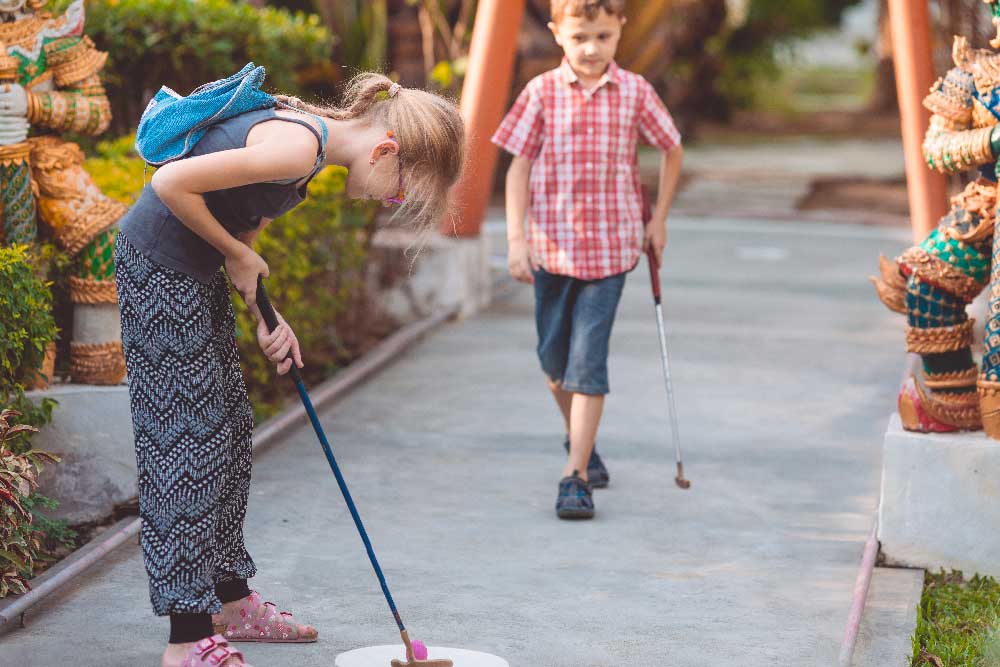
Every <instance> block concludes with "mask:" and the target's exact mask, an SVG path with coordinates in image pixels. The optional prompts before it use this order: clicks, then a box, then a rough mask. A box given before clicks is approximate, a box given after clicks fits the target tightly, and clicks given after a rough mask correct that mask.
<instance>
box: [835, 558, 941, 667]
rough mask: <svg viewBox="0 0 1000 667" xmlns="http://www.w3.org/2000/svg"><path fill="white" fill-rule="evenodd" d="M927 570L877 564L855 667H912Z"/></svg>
mask: <svg viewBox="0 0 1000 667" xmlns="http://www.w3.org/2000/svg"><path fill="white" fill-rule="evenodd" d="M923 590H924V571H923V570H910V569H905V568H890V567H877V568H875V571H874V572H873V573H872V583H871V586H870V587H869V589H868V600H867V602H866V605H865V615H864V617H863V618H862V621H861V632H860V633H859V635H858V643H857V646H856V648H855V651H854V662H853V663H852V664H853V666H854V667H910V664H911V661H910V657H911V656H912V655H913V644H912V643H911V641H910V639H911V637H912V636H913V632H914V630H916V629H917V607H918V606H919V605H920V595H921V593H923Z"/></svg>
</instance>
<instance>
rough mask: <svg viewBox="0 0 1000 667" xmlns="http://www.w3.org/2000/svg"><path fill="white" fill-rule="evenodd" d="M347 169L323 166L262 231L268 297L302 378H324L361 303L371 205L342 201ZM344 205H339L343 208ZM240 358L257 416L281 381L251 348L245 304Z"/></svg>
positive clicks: (270, 404) (277, 394)
mask: <svg viewBox="0 0 1000 667" xmlns="http://www.w3.org/2000/svg"><path fill="white" fill-rule="evenodd" d="M346 173H347V172H346V170H344V169H343V168H340V167H330V168H328V169H326V170H324V171H323V172H322V173H320V174H319V175H318V176H317V177H316V178H315V179H313V181H312V183H311V184H310V186H309V198H308V199H307V200H306V201H305V202H304V203H303V204H301V205H300V206H299V207H298V208H296V209H295V210H293V211H292V212H291V213H289V214H288V215H286V216H285V217H283V218H282V219H281V220H278V221H276V222H275V223H273V224H272V225H270V226H269V227H268V228H267V229H265V230H264V232H263V233H262V234H261V236H260V238H259V240H258V247H257V250H258V252H260V254H261V256H262V257H263V258H264V259H265V260H266V261H267V262H268V266H269V267H270V269H271V277H270V278H269V279H268V281H267V287H268V295H269V296H270V297H271V299H272V300H273V301H274V304H275V308H277V309H278V310H279V312H281V314H282V316H283V317H284V318H285V319H286V320H287V321H288V323H289V324H291V325H292V328H293V329H294V330H295V335H296V337H297V338H298V339H299V344H300V346H301V348H302V355H303V362H304V363H305V364H306V366H305V368H303V369H302V375H303V377H304V378H306V380H307V381H308V382H315V381H321V380H323V379H326V378H327V377H328V376H329V375H330V374H331V373H332V372H333V371H334V370H335V369H336V368H337V367H338V366H339V365H340V364H341V363H343V362H344V361H345V360H346V359H347V357H348V351H347V350H346V349H345V346H344V344H343V343H344V337H343V336H342V335H341V334H342V330H343V328H344V327H345V326H349V325H347V322H346V321H345V316H348V315H349V314H350V312H351V311H352V309H353V308H354V307H356V306H357V305H358V303H359V301H363V300H364V290H363V277H364V276H363V270H364V266H365V260H366V259H367V257H368V247H369V240H370V236H371V230H372V220H373V218H374V212H375V209H374V208H373V207H372V205H363V204H346V201H345V199H344V180H345V177H346ZM345 204H346V205H345ZM237 330H238V336H239V344H240V356H241V358H242V360H243V368H244V369H245V372H246V377H247V385H248V387H249V390H250V398H251V400H252V401H253V403H254V406H255V408H256V410H257V414H258V415H259V416H267V415H269V414H272V413H273V412H275V411H276V410H277V409H278V408H279V407H280V406H281V403H282V401H283V399H284V398H285V397H287V396H288V391H287V389H288V388H287V386H286V384H285V383H284V382H279V381H278V380H276V378H275V371H274V366H273V365H272V364H270V363H269V362H268V361H267V359H266V358H265V357H264V355H263V354H262V353H261V351H260V348H259V347H258V345H257V337H256V321H255V320H254V318H253V316H252V315H251V314H250V313H249V311H247V310H246V309H242V310H241V312H240V313H239V316H238V323H237Z"/></svg>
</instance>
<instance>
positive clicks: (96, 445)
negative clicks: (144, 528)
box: [28, 384, 139, 523]
mask: <svg viewBox="0 0 1000 667" xmlns="http://www.w3.org/2000/svg"><path fill="white" fill-rule="evenodd" d="M28 396H30V397H31V398H32V399H33V400H36V401H38V400H41V399H42V398H45V397H48V398H54V399H55V400H57V401H59V405H58V406H56V408H55V410H53V411H52V423H51V424H48V425H46V426H44V427H43V428H42V429H41V431H40V432H39V433H37V434H36V435H35V436H34V437H33V438H32V440H31V442H32V446H33V447H34V448H35V449H41V450H44V451H47V452H51V453H53V454H58V455H59V456H60V457H62V462H61V463H57V464H54V465H47V466H45V470H43V471H42V474H41V475H40V476H39V480H38V483H39V489H38V490H39V492H41V493H42V494H43V495H46V496H48V497H50V498H54V499H56V500H58V501H59V509H58V510H54V511H51V512H47V514H49V515H51V516H53V517H54V518H58V519H66V520H67V521H69V522H70V523H82V522H86V521H98V520H101V519H105V518H107V517H108V516H109V515H110V514H111V512H112V510H113V509H114V507H115V505H118V504H120V503H124V502H127V501H130V500H132V499H134V498H136V497H137V496H138V494H139V491H138V487H137V486H136V471H135V440H134V437H133V434H132V413H131V412H130V411H129V399H128V387H126V386H123V385H119V386H114V387H95V386H89V385H78V384H65V385H56V386H53V387H50V388H49V389H46V390H44V391H34V392H29V393H28Z"/></svg>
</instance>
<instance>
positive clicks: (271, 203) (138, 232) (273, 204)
mask: <svg viewBox="0 0 1000 667" xmlns="http://www.w3.org/2000/svg"><path fill="white" fill-rule="evenodd" d="M274 119H278V120H286V121H288V122H290V123H298V124H300V125H304V126H305V127H308V128H309V130H310V131H311V132H312V133H313V134H315V135H316V140H317V141H318V142H319V149H318V151H317V157H316V165H315V166H314V167H313V170H312V172H311V173H310V174H309V176H308V177H306V180H305V182H304V183H302V184H301V185H298V186H297V185H296V183H298V182H300V181H302V179H301V178H296V179H291V180H290V181H276V182H273V183H253V184H251V185H244V186H240V187H238V188H227V189H225V190H215V191H213V192H206V193H205V194H204V197H205V203H206V204H207V205H208V209H209V210H210V211H211V212H212V215H214V216H215V217H216V219H218V221H219V222H220V223H222V226H223V227H225V228H226V231H228V232H229V233H230V234H233V235H234V236H235V235H237V234H241V233H244V232H248V231H251V230H253V229H256V228H257V227H258V226H259V225H260V220H261V218H277V217H279V216H281V215H283V214H285V213H287V212H288V211H290V210H292V209H293V208H295V207H296V206H298V205H299V204H301V203H302V201H303V200H305V198H306V194H307V191H306V189H307V186H308V185H309V181H311V180H312V179H313V177H314V176H315V175H316V174H317V173H319V171H320V170H321V169H322V168H323V164H324V163H325V161H326V155H325V154H324V149H325V147H326V137H325V136H320V133H319V132H317V131H316V128H314V127H313V126H312V125H310V124H309V123H308V122H307V121H305V120H302V119H297V118H285V117H283V116H279V115H278V114H276V113H275V110H274V109H273V108H271V109H261V110H259V111H251V112H249V113H245V114H242V115H239V116H234V117H233V118H230V119H229V120H226V121H223V122H221V123H218V124H217V125H213V126H212V128H211V129H209V131H208V132H207V133H205V135H204V136H203V137H202V138H201V140H200V141H199V142H198V143H197V145H196V146H195V147H194V149H193V150H192V151H191V153H190V154H189V157H194V156H198V155H207V154H209V153H217V152H219V151H225V150H230V149H234V148H243V147H245V146H246V143H247V135H248V134H249V133H250V130H251V129H252V128H253V127H254V126H256V125H257V124H258V123H262V122H264V121H268V120H274ZM321 126H322V127H323V130H324V132H323V134H324V135H325V134H326V132H325V130H326V127H325V126H323V125H322V123H321ZM119 229H120V231H121V233H122V234H124V235H125V237H126V238H128V240H129V243H131V244H132V245H133V246H135V247H136V248H137V249H138V250H139V252H141V253H142V254H143V255H145V256H146V257H148V258H149V259H151V260H152V261H154V262H156V263H157V264H160V265H162V266H165V267H167V268H170V269H173V270H175V271H180V272H181V273H184V274H187V275H189V276H191V277H193V278H196V279H198V280H200V281H201V282H204V283H208V282H209V281H211V279H212V276H213V275H214V274H215V273H216V272H217V271H218V270H219V269H220V268H221V267H222V265H223V263H224V257H223V256H222V253H220V252H219V251H218V250H216V249H215V248H214V247H212V245H211V244H210V243H208V242H207V241H205V240H204V239H203V238H201V237H200V236H198V235H197V234H195V233H194V232H193V231H191V230H190V229H189V228H188V227H187V226H186V225H185V224H184V223H183V222H181V221H180V220H179V219H178V218H177V217H176V216H175V215H174V214H173V213H171V212H170V209H169V208H167V206H166V205H165V204H164V203H163V202H162V201H160V198H159V197H158V196H156V192H155V191H153V187H152V185H146V187H145V188H144V189H143V191H142V194H141V195H140V196H139V200H138V201H137V202H136V203H135V204H134V205H133V206H132V208H130V209H129V210H128V212H127V213H126V214H125V215H124V216H123V217H122V219H121V221H120V223H119Z"/></svg>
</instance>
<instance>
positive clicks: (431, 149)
mask: <svg viewBox="0 0 1000 667" xmlns="http://www.w3.org/2000/svg"><path fill="white" fill-rule="evenodd" d="M390 92H391V95H390ZM278 100H279V101H281V102H285V103H286V104H289V105H290V106H293V107H296V108H298V109H302V110H303V111H307V112H309V113H312V114H315V115H317V116H324V117H326V118H333V119H336V120H353V119H359V120H362V121H365V122H367V123H372V124H377V125H379V126H381V127H385V128H386V129H387V130H391V131H392V133H393V136H394V137H395V139H396V141H398V142H399V159H400V161H401V165H402V169H403V188H404V189H405V191H406V197H405V199H404V202H403V205H402V206H401V207H400V209H399V211H398V212H397V215H404V216H406V217H408V218H411V219H413V220H414V221H415V222H416V224H418V225H419V226H421V227H423V226H427V225H430V224H437V223H439V222H440V221H441V219H442V218H443V217H444V215H445V213H446V212H447V211H448V190H449V189H450V188H451V186H452V185H454V184H455V182H456V181H457V180H458V177H459V175H460V174H461V172H462V167H463V165H464V163H465V124H464V123H463V122H462V116H461V114H460V113H459V110H458V106H457V105H456V104H455V103H454V102H453V101H452V100H449V99H447V98H444V97H442V96H440V95H436V94H434V93H429V92H427V91H424V90H419V89H416V88H403V87H401V86H398V84H395V83H393V81H392V80H391V79H390V78H389V77H387V76H384V75H382V74H377V73H373V72H369V73H365V74H360V75H358V76H356V77H355V78H354V79H352V80H351V82H350V83H349V84H348V86H347V90H346V91H345V92H344V99H343V103H342V105H341V106H339V107H322V106H316V105H312V104H307V103H305V102H302V101H301V100H299V99H297V98H292V97H285V96H278Z"/></svg>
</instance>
